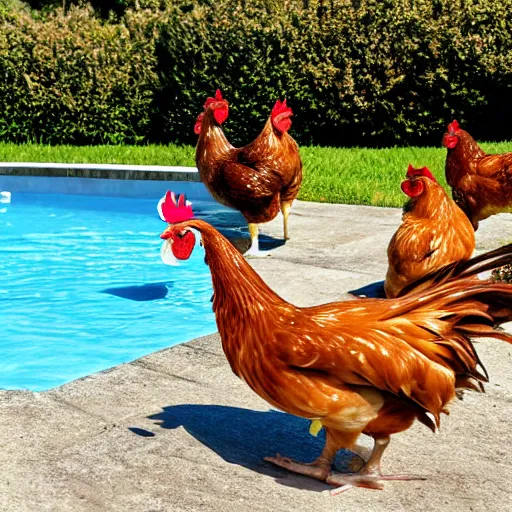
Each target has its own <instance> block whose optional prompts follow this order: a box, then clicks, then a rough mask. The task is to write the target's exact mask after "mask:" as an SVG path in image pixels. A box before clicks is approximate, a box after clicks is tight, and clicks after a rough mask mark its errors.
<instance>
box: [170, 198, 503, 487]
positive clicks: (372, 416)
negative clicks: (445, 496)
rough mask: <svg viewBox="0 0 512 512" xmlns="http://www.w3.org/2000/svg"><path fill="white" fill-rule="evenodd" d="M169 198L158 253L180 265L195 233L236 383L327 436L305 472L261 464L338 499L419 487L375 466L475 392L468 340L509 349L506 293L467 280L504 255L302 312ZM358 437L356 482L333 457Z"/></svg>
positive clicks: (478, 372)
mask: <svg viewBox="0 0 512 512" xmlns="http://www.w3.org/2000/svg"><path fill="white" fill-rule="evenodd" d="M168 198H169V200H170V201H171V203H172V204H167V205H166V206H167V209H166V211H167V213H166V214H165V220H166V221H167V222H168V223H169V226H168V227H167V229H166V230H165V231H164V232H163V233H162V234H161V235H160V236H161V238H162V239H164V240H165V242H164V246H167V249H166V251H168V252H170V253H172V254H174V255H175V256H176V257H178V258H179V259H186V258H187V257H188V256H190V254H191V252H192V250H193V248H194V244H193V243H192V241H193V238H194V237H195V235H194V231H198V232H199V233H200V236H201V243H202V245H203V246H204V250H205V261H206V262H207V264H208V265H209V267H210V271H211V276H212V283H213V289H214V296H213V310H214V312H215V317H216V321H217V327H218V330H219V333H220V337H221V340H222V347H223V350H224V353H225V355H226V358H227V360H228V362H229V364H230V366H231V369H232V370H233V372H234V373H235V375H237V376H238V377H240V378H241V379H242V380H243V381H245V382H246V383H247V384H248V385H249V386H250V387H251V389H252V390H253V391H255V392H256V393H257V394H258V395H259V396H260V397H262V398H263V399H264V400H266V401H267V402H268V403H269V404H271V405H272V406H273V407H276V408H278V409H280V410H282V411H285V412H287V413H290V414H294V415H297V416H301V417H304V418H308V419H310V420H311V421H312V430H313V431H314V432H316V431H317V430H318V428H320V427H323V428H325V431H326V441H325V446H324V448H323V451H322V453H321V455H320V456H319V457H318V459H316V460H315V461H314V462H313V463H310V464H305V463H301V462H297V461H294V460H291V459H288V458H285V457H281V456H280V455H277V456H275V457H268V458H266V460H267V461H269V462H272V463H274V464H276V465H278V466H281V467H283V468H287V469H288V470H290V471H294V472H296V473H300V474H303V475H308V476H310V477H313V478H316V479H319V480H323V481H325V482H327V483H328V484H331V485H333V486H341V487H339V489H338V490H337V491H334V492H341V491H343V490H346V489H348V488H350V487H352V486H359V487H371V488H376V489H380V488H382V487H383V483H382V482H383V481H385V480H408V479H415V478H418V477H414V476H404V475H382V474H381V472H380V462H381V457H382V454H383V452H384V450H385V448H386V447H387V446H388V444H389V442H390V436H391V435H392V434H396V433H398V432H401V431H404V430H406V429H408V428H409V427H410V426H411V425H412V424H413V422H414V420H416V419H418V420H419V421H420V422H421V423H423V424H425V425H426V426H428V427H429V428H430V429H432V430H433V431H435V429H436V427H438V426H439V422H440V416H441V413H447V412H448V411H447V407H448V404H449V403H450V401H451V400H452V399H453V398H454V396H455V395H456V393H458V392H460V390H461V389H464V388H470V389H477V390H480V389H482V388H483V386H482V382H485V381H487V373H486V371H485V369H484V368H483V367H482V365H481V364H480V361H479V359H478V356H477V354H476V352H475V349H474V347H473V344H472V342H471V338H480V337H482V338H484V337H494V338H499V339H502V340H504V341H507V342H509V343H512V335H510V334H507V333H506V332H504V331H500V330H496V329H495V328H494V326H495V325H499V324H502V323H504V322H506V321H508V320H510V318H511V316H512V285H510V284H505V283H492V282H490V281H486V282H484V281H480V280H479V279H475V278H474V276H475V274H477V273H479V272H482V271H485V270H489V269H492V268H494V267H496V266H499V265H501V264H503V263H505V262H510V261H512V244H511V245H508V246H505V247H502V248H501V249H499V250H496V251H494V252H489V253H486V254H485V255H481V256H479V257H478V258H474V259H473V260H469V261H467V262H465V263H459V264H458V265H457V266H453V268H452V269H451V272H448V273H447V272H446V271H443V272H444V277H443V276H440V277H439V281H438V283H437V284H436V285H435V286H432V287H431V288H430V289H429V290H428V291H422V292H414V291H411V292H410V293H409V294H407V295H406V296H404V297H400V298H396V299H358V300H350V301H345V302H333V303H330V304H324V305H320V306H314V307H305V308H301V307H296V306H294V305H293V304H290V303H288V302H286V301H285V300H283V299H282V298H281V297H279V296H278V295H277V294H276V293H274V292H273V291H272V290H271V289H270V288H269V287H268V286H267V285H266V284H265V283H264V281H263V280H262V279H261V277H260V276H259V275H258V274H257V273H256V271H255V270H254V269H253V268H252V267H251V266H250V265H249V263H248V262H247V261H246V260H245V259H244V257H243V256H242V255H241V254H240V253H239V252H238V251H237V250H236V249H235V248H234V247H233V246H232V245H231V243H230V242H229V241H228V240H227V239H226V238H224V237H223V236H222V235H221V234H220V233H219V232H218V231H217V230H215V228H213V227H212V226H211V225H209V224H208V223H206V222H204V221H202V220H198V219H194V218H190V219H189V220H183V217H184V215H183V207H182V206H179V204H180V202H179V201H178V202H176V201H175V200H174V201H172V197H171V196H170V195H169V196H168ZM180 201H181V204H182V205H183V204H186V203H184V201H183V200H180ZM191 215H192V214H191V212H190V211H189V213H188V214H186V215H185V216H191ZM176 222H177V223H176ZM361 433H365V434H368V435H370V436H372V437H373V438H374V440H375V444H374V448H373V451H372V453H371V455H370V457H369V460H368V461H367V462H366V464H365V466H364V467H363V468H362V470H360V471H359V472H358V473H356V474H348V475H346V474H341V473H336V472H333V471H332V469H331V466H332V463H333V460H334V457H335V454H336V452H337V451H338V450H340V449H350V448H352V447H353V446H354V444H355V442H356V439H357V438H358V437H359V435H360V434H361Z"/></svg>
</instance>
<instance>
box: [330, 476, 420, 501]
mask: <svg viewBox="0 0 512 512" xmlns="http://www.w3.org/2000/svg"><path fill="white" fill-rule="evenodd" d="M389 480H426V478H425V477H423V476H417V475H381V474H375V473H336V472H334V471H333V472H332V473H330V474H329V475H328V476H327V478H326V479H325V483H326V484H329V485H332V486H334V487H336V488H335V489H332V490H331V496H336V495H338V494H341V493H342V492H345V491H348V490H349V489H351V488H352V487H366V488H367V489H378V490H382V489H383V488H384V484H383V483H382V482H384V481H389Z"/></svg>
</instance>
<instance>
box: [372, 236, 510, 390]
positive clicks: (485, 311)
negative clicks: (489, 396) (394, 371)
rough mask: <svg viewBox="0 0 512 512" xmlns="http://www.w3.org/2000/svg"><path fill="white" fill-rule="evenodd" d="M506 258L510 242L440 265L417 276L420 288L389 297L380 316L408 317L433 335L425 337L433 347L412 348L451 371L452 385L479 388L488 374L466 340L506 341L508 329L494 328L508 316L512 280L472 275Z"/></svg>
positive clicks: (508, 335) (508, 318) (412, 287)
mask: <svg viewBox="0 0 512 512" xmlns="http://www.w3.org/2000/svg"><path fill="white" fill-rule="evenodd" d="M510 262H512V244H509V245H506V246H503V247H500V248H499V249H496V250H494V251H490V252H487V253H484V254H481V255H479V256H477V257H476V258H472V259H471V260H468V261H466V262H463V263H458V264H456V265H451V266H450V267H447V268H443V269H442V270H440V271H438V272H436V273H433V274H430V276H427V277H426V278H424V279H422V280H421V285H422V286H421V285H420V284H419V283H418V282H416V283H414V284H413V285H412V286H411V287H410V289H409V293H407V294H406V295H404V296H402V297H399V298H397V299H393V300H392V301H390V302H391V304H390V307H388V308H387V309H386V312H385V313H384V317H381V318H382V319H383V320H386V319H392V318H394V317H398V316H400V317H401V316H402V315H406V316H407V317H408V318H411V319H413V322H414V323H415V324H416V325H417V326H419V327H421V328H423V329H425V330H426V331H428V332H430V333H431V334H434V339H432V337H431V338H430V340H431V343H432V342H433V344H434V345H435V346H436V347H437V348H435V349H434V347H432V346H431V345H430V344H429V343H427V344H426V345H425V344H423V345H420V344H416V345H417V347H416V348H417V349H418V350H420V351H421V352H423V353H424V354H425V355H427V356H428V357H429V358H431V359H433V360H436V359H435V358H436V357H437V358H439V357H441V358H442V360H443V363H444V364H445V365H446V366H448V367H449V368H451V369H452V370H453V371H454V372H455V376H456V387H457V388H461V387H462V388H470V389H479V390H482V386H481V383H482V382H487V381H488V380H489V375H488V373H487V370H486V369H485V367H484V365H483V363H482V361H481V360H480V358H479V356H478V354H477V352H476V350H475V347H474V346H473V342H472V340H473V339H478V338H495V339H499V340H502V341H506V342H507V343H511V344H512V333H510V332H506V331H505V330H503V329H500V328H499V326H500V325H501V324H503V323H505V322H509V321H511V320H512V283H504V282H496V281H493V280H491V279H487V280H482V279H479V278H478V277H477V274H480V273H481V272H485V271H488V270H493V269H494V268H496V267H500V266H502V265H504V264H507V263H510ZM425 283H429V284H430V286H428V287H425V286H424V285H425ZM441 347H442V349H441Z"/></svg>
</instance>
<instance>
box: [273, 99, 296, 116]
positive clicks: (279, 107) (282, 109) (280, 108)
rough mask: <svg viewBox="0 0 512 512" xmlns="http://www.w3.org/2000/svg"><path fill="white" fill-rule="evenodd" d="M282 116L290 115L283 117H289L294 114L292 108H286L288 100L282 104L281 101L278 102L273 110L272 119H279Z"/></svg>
mask: <svg viewBox="0 0 512 512" xmlns="http://www.w3.org/2000/svg"><path fill="white" fill-rule="evenodd" d="M280 114H288V115H285V116H283V117H288V116H291V115H292V114H293V112H292V109H291V108H290V107H287V106H286V99H284V100H283V101H282V102H281V101H280V100H277V101H276V104H275V105H274V108H273V109H272V114H271V115H272V119H274V118H275V117H277V116H278V115H280Z"/></svg>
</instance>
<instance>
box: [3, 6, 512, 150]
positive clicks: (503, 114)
mask: <svg viewBox="0 0 512 512" xmlns="http://www.w3.org/2000/svg"><path fill="white" fill-rule="evenodd" d="M46 3H49V2H46ZM114 3H116V4H119V5H121V6H122V8H123V9H122V12H124V15H123V16H122V17H120V18H108V19H103V20H101V19H99V18H97V17H96V16H97V15H95V13H94V11H93V10H92V9H91V8H84V7H71V8H70V9H69V12H68V13H67V14H64V13H63V12H62V10H57V11H55V12H53V13H49V14H45V15H38V16H39V17H34V16H31V15H30V14H28V13H26V12H18V11H15V10H13V9H11V11H10V14H0V20H2V21H1V26H0V69H4V70H6V72H5V74H4V76H5V78H4V77H2V79H0V80H1V81H0V108H2V111H3V118H2V119H0V137H2V138H3V139H4V140H12V141H21V140H36V141H43V142H51V143H57V142H59V143H98V142H101V143H117V142H140V143H142V142H169V141H172V142H178V143H194V142H195V136H194V134H193V132H192V127H193V124H194V120H195V118H196V116H197V115H198V114H199V112H200V111H201V110H202V104H203V103H204V101H205V98H206V97H207V96H209V95H211V94H213V92H214V91H215V89H216V88H217V87H220V88H221V89H222V91H223V93H224V96H225V97H226V98H227V99H228V100H229V102H230V106H231V110H230V118H229V119H228V121H227V122H226V125H225V129H226V132H227V134H228V136H229V138H230V140H231V141H232V142H233V143H234V144H242V143H246V142H248V141H249V140H251V139H252V138H253V137H254V136H255V135H256V134H257V132H258V131H259V130H260V129H261V127H262V124H263V123H264V121H265V119H266V118H267V117H268V115H269V113H270V110H271V108H272V105H273V103H274V102H275V100H276V99H277V98H283V97H286V98H287V99H288V102H289V104H290V105H291V106H292V108H293V109H294V113H295V116H294V124H293V128H292V129H293V135H294V137H295V138H296V139H297V140H298V141H299V143H301V144H320V145H331V146H351V145H362V146H389V145H394V144H398V145H407V144H416V145H427V144H439V141H440V139H441V136H442V133H443V132H444V129H445V127H446V124H447V123H448V122H449V121H451V120H452V118H454V117H455V118H457V119H458V120H459V121H460V122H461V124H462V125H463V126H464V127H465V128H468V130H470V131H471V132H472V133H473V134H474V135H475V137H476V138H478V139H485V140H506V139H512V126H511V125H510V123H505V120H508V119H509V116H510V114H511V113H512V112H511V109H512V106H511V105H510V101H509V96H510V92H511V87H512V0H503V1H502V2H499V3H497V2H494V1H493V0H450V1H448V0H402V1H400V2H396V1H394V0H360V1H357V0H353V1H350V0H345V1H343V0H337V1H334V0H331V1H327V0H252V1H249V0H216V1H214V0H195V1H194V0H155V1H153V0H144V1H143V0H140V1H139V2H136V1H135V0H126V1H122V2H117V0H116V2H114ZM107 4H108V2H107V3H106V4H105V5H107ZM95 5H99V4H95ZM108 5H110V4H108ZM143 6H149V7H151V9H147V10H143V9H142V8H141V7H143ZM126 8H128V9H127V10H125V9H126ZM120 12H121V11H120ZM0 13H1V11H0Z"/></svg>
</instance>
